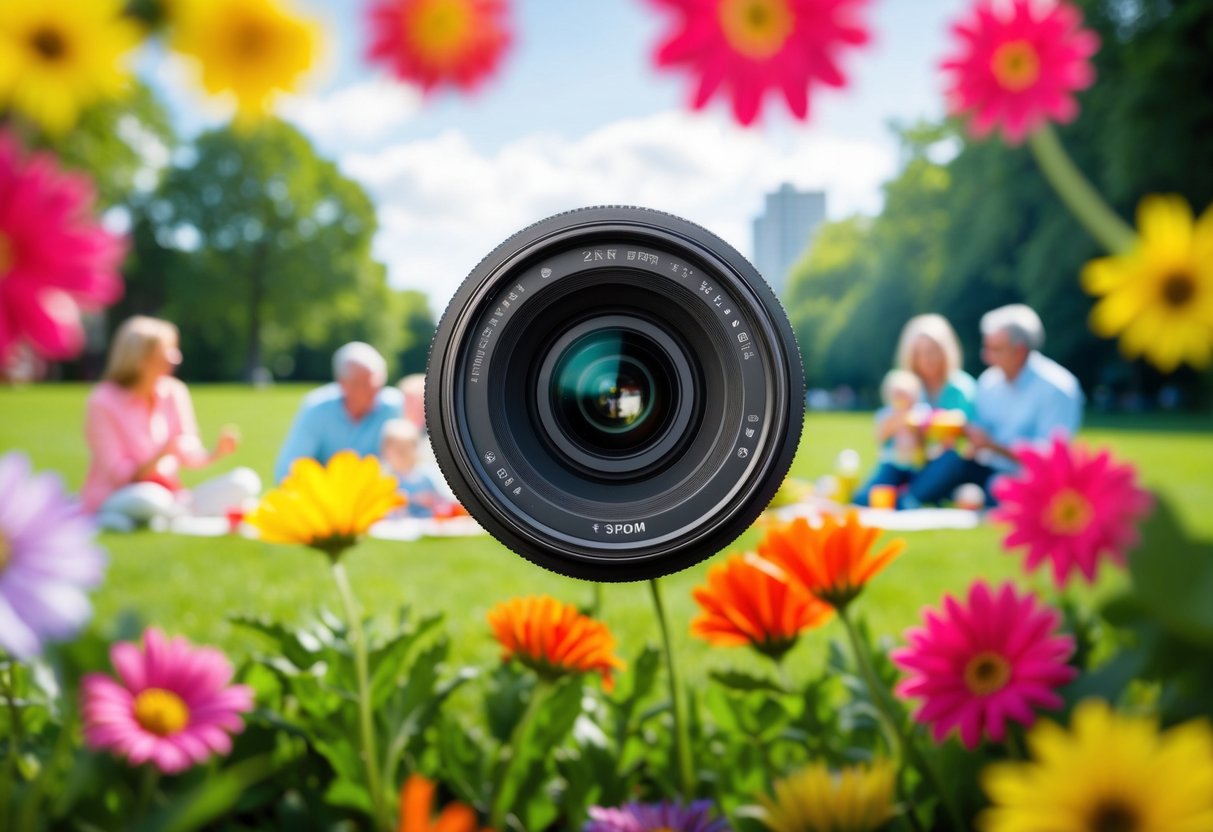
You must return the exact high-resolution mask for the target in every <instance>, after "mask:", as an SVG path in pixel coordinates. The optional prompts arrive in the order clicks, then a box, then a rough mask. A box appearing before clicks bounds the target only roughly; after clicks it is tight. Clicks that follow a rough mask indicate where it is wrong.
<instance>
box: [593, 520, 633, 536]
mask: <svg viewBox="0 0 1213 832" xmlns="http://www.w3.org/2000/svg"><path fill="white" fill-rule="evenodd" d="M602 530H603V531H605V532H606V533H607V534H640V533H641V532H643V531H644V530H645V529H644V521H643V520H642V521H641V522H639V523H604V524H603V525H602ZM594 531H595V532H597V531H598V524H597V523H595V524H594Z"/></svg>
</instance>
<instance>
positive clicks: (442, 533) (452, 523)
mask: <svg viewBox="0 0 1213 832" xmlns="http://www.w3.org/2000/svg"><path fill="white" fill-rule="evenodd" d="M156 531H164V532H168V533H169V534H182V535H187V536H190V537H224V536H226V535H230V534H237V535H240V536H241V537H248V538H253V539H255V538H256V537H257V530H256V529H254V528H253V527H252V526H250V525H249V524H248V523H241V524H240V526H239V527H238V528H237V529H236V531H235V532H233V531H232V528H231V523H230V522H229V521H228V519H227V518H226V517H176V518H174V519H173V520H170V521H169V522H168V523H167V524H165V525H164V526H163V527H161V528H157V529H156ZM482 534H487V532H486V531H485V530H484V529H483V528H481V526H480V524H479V523H477V522H476V521H475V520H473V519H472V518H470V517H451V518H449V519H443V520H435V519H429V518H427V519H421V518H416V517H401V518H399V519H394V520H383V521H380V522H379V523H376V524H375V525H374V526H371V530H370V536H371V537H376V538H379V539H381V540H420V539H421V538H423V537H474V536H477V535H482Z"/></svg>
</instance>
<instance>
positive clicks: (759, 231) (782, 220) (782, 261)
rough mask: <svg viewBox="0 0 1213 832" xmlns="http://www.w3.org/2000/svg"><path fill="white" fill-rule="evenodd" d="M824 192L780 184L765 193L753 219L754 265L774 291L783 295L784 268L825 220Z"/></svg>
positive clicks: (800, 251) (791, 262)
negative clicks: (759, 213) (759, 212)
mask: <svg viewBox="0 0 1213 832" xmlns="http://www.w3.org/2000/svg"><path fill="white" fill-rule="evenodd" d="M825 218H826V195H825V193H824V192H822V191H798V190H796V189H795V188H793V187H792V186H791V185H788V184H786V183H785V184H783V185H781V186H780V188H779V190H778V191H776V192H775V193H773V194H767V200H766V210H765V211H764V212H763V214H762V216H761V217H759V218H758V219H756V220H754V266H755V267H756V268H757V269H758V271H759V272H760V273H761V274H762V276H763V277H764V278H766V281H767V283H770V284H771V288H772V289H774V290H775V294H776V295H778V296H780V297H781V298H782V297H783V294H784V290H785V289H786V288H787V285H788V272H789V271H790V270H791V268H792V266H793V265H795V263H796V261H798V260H799V259H800V257H801V255H803V254H804V251H805V249H806V248H807V247H808V245H809V242H810V241H811V240H812V238H813V234H814V233H815V232H816V231H817V227H818V226H819V225H821V224H822V223H823V222H825Z"/></svg>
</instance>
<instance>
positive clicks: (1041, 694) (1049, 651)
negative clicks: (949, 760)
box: [890, 581, 1078, 749]
mask: <svg viewBox="0 0 1213 832" xmlns="http://www.w3.org/2000/svg"><path fill="white" fill-rule="evenodd" d="M923 619H924V621H925V626H923V627H915V628H913V629H911V630H909V631H908V632H907V633H906V641H907V642H909V647H903V648H900V649H897V650H894V651H893V652H892V653H891V654H890V655H891V658H892V659H893V662H894V663H895V664H896V665H898V666H899V667H901V668H902V669H903V670H905V671H906V672H907V674H909V675H908V677H907V678H905V679H903V680H902V681H901V682H899V683H898V685H897V688H896V690H897V694H898V695H899V696H902V697H906V698H917V699H921V700H922V704H921V706H920V707H919V708H918V711H917V713H915V714H914V717H915V719H917V720H918V721H919V722H921V723H924V724H926V725H930V726H931V736H932V737H933V738H934V739H935V741H936V742H943V741H944V740H945V739H946V738H947V736H948V734H949V733H950V732H951V731H953V730H954V729H958V730H959V733H960V741H961V743H963V744H964V746H965V748H969V749H973V748H976V747H977V745H978V743H979V742H981V737H982V734H985V735H986V736H988V737H989V738H990V739H991V740H993V741H995V742H1001V741H1002V740H1003V738H1004V737H1005V736H1006V729H1007V721H1008V720H1013V721H1015V722H1018V723H1020V724H1022V725H1030V724H1031V723H1032V721H1033V719H1034V718H1035V714H1034V709H1036V708H1058V707H1060V706H1061V704H1062V699H1061V696H1059V695H1058V694H1057V692H1056V689H1057V688H1059V687H1061V686H1062V685H1064V684H1066V683H1067V682H1069V681H1070V680H1072V679H1073V678H1074V677H1075V676H1077V675H1078V671H1077V670H1075V669H1074V668H1072V667H1070V666H1069V665H1067V664H1066V661H1067V660H1068V659H1069V658H1070V656H1071V655H1072V654H1073V652H1074V640H1073V639H1072V638H1070V637H1069V636H1067V635H1060V634H1058V633H1057V632H1056V630H1057V627H1058V625H1059V624H1060V623H1061V615H1060V614H1058V612H1057V611H1056V610H1053V609H1051V608H1049V607H1047V606H1045V605H1043V604H1041V603H1040V602H1039V601H1037V599H1036V597H1035V596H1033V595H1032V594H1031V593H1028V592H1025V593H1024V594H1023V595H1019V594H1017V593H1016V591H1015V587H1014V586H1013V585H1012V584H1010V583H1005V584H1003V585H1002V586H1000V587H999V588H998V589H997V590H991V589H990V587H988V586H986V584H985V583H984V582H983V581H977V582H975V583H974V584H973V586H972V587H971V588H970V589H969V599H968V605H967V606H965V605H963V604H961V603H960V602H959V601H957V600H956V599H955V598H953V597H952V596H950V595H946V596H944V599H943V609H942V610H932V609H927V610H924V611H923Z"/></svg>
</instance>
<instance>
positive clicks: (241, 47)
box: [232, 18, 273, 63]
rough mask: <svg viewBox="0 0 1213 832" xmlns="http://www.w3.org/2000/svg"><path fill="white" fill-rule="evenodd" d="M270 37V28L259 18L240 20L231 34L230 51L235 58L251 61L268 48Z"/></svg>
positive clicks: (257, 58) (259, 56)
mask: <svg viewBox="0 0 1213 832" xmlns="http://www.w3.org/2000/svg"><path fill="white" fill-rule="evenodd" d="M272 37H273V36H272V34H271V33H270V30H269V29H268V28H266V26H265V25H264V24H263V23H262V22H261V21H260V20H256V19H254V18H249V19H246V20H242V21H240V23H238V24H237V25H236V27H235V31H234V32H233V34H232V52H233V54H235V56H236V58H237V60H240V61H243V62H245V63H253V62H254V61H257V60H259V59H260V58H261V57H262V56H263V55H264V54H265V53H266V52H267V51H268V50H269V45H270V41H271V39H272Z"/></svg>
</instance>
